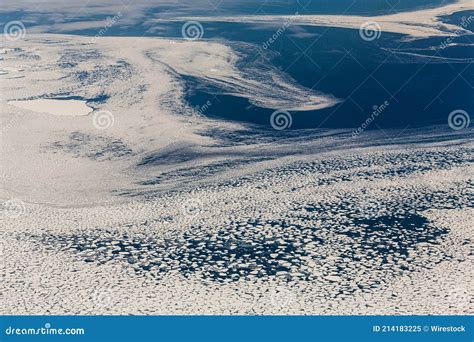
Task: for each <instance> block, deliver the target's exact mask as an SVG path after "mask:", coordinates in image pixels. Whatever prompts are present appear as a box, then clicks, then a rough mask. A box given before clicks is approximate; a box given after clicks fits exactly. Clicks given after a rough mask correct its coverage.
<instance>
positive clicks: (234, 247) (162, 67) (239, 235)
mask: <svg viewBox="0 0 474 342" xmlns="http://www.w3.org/2000/svg"><path fill="white" fill-rule="evenodd" d="M4 48H5V49H6V50H5V51H6V52H5V53H4V54H2V57H1V58H2V60H1V61H0V62H1V67H0V69H8V68H14V67H15V68H16V70H17V71H16V73H20V74H21V76H23V77H21V78H15V79H12V78H10V77H9V76H8V74H2V75H0V81H1V83H0V84H1V88H0V93H1V102H0V122H1V127H2V129H1V136H0V137H1V140H0V147H1V150H0V153H1V154H0V155H1V163H0V175H1V184H2V186H1V187H0V200H1V203H2V207H1V209H2V210H1V211H0V216H1V218H0V226H1V227H0V256H1V258H0V260H1V263H0V278H1V281H0V313H1V314H433V313H436V314H446V315H448V314H468V313H470V314H472V313H473V312H474V303H473V296H472V287H471V286H469V285H470V283H471V281H472V277H473V269H474V268H473V260H474V259H473V257H474V255H473V252H472V250H473V248H472V247H473V245H472V231H473V219H472V218H473V209H472V197H471V196H472V190H473V185H474V181H473V166H472V150H473V140H472V130H471V129H464V130H459V131H456V130H452V129H451V128H449V127H448V125H447V124H446V127H443V126H440V127H432V128H425V129H419V130H417V129H407V130H405V131H402V132H399V131H387V132H383V133H382V132H381V131H377V132H364V134H361V135H360V136H358V137H353V136H352V134H351V132H350V131H346V130H321V129H320V130H311V131H297V132H296V133H295V132H293V133H292V132H291V131H290V132H278V131H272V132H267V133H264V132H261V131H258V130H254V128H253V127H251V126H246V125H244V124H238V123H233V122H225V121H223V120H211V119H207V118H205V117H203V116H202V115H199V113H198V112H196V110H195V109H193V108H189V107H187V105H186V104H185V103H184V101H183V96H184V82H183V77H188V76H192V77H196V78H198V79H200V80H202V82H204V83H205V84H208V85H210V86H213V85H214V86H218V87H220V88H223V89H226V92H228V93H230V94H234V95H238V96H241V97H245V98H247V99H249V101H251V102H252V103H254V104H257V105H259V106H261V107H265V108H275V107H276V108H287V109H292V110H307V109H315V108H323V107H330V106H332V105H334V104H335V103H337V101H338V100H337V99H336V98H334V97H333V96H332V95H331V94H322V93H319V92H316V91H312V90H309V89H306V88H303V87H301V86H299V85H297V84H296V83H295V82H294V81H293V80H292V79H290V78H289V77H288V76H286V75H284V74H282V73H281V72H280V71H279V70H277V69H270V68H268V69H267V75H268V73H270V75H271V77H268V76H267V77H259V76H258V74H256V73H251V72H249V70H251V68H246V69H245V70H242V69H239V67H238V63H237V60H238V58H240V57H239V56H240V54H239V53H237V50H238V49H239V48H240V47H239V46H229V45H225V44H223V43H218V42H207V41H196V42H187V41H178V40H175V41H174V40H167V39H158V38H125V37H117V38H105V37H103V38H100V39H98V40H97V42H94V43H91V42H90V41H89V40H88V39H87V38H86V37H83V38H81V37H77V36H67V35H47V34H38V35H32V34H28V35H27V37H26V38H25V39H24V40H22V41H16V42H11V41H7V42H5V47H4ZM242 48H245V47H242ZM19 66H21V68H20V67H19ZM210 75H212V76H210ZM61 97H62V98H65V97H67V98H69V99H77V101H82V102H80V103H82V104H84V105H87V106H88V107H90V108H92V109H93V111H92V112H91V113H89V114H88V115H80V114H85V113H82V112H81V113H80V114H77V115H75V116H74V115H71V113H72V112H68V113H69V114H70V115H66V114H67V113H66V112H67V111H65V112H64V113H65V114H64V115H54V114H55V113H51V112H50V111H48V110H35V108H33V109H34V110H33V111H32V110H30V109H29V108H21V107H18V106H14V105H13V104H15V102H12V101H38V100H41V99H42V100H48V99H58V98H61ZM58 101H69V100H64V99H63V100H58ZM30 103H31V102H30ZM259 132H260V133H259ZM387 135H388V136H387Z"/></svg>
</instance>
